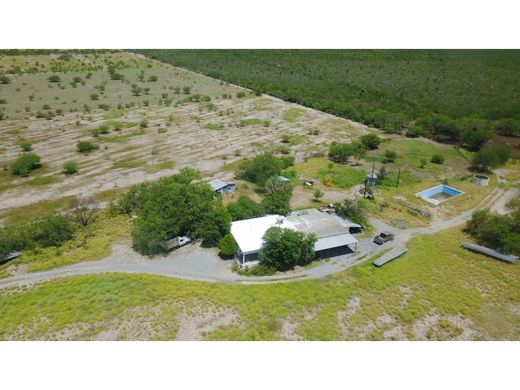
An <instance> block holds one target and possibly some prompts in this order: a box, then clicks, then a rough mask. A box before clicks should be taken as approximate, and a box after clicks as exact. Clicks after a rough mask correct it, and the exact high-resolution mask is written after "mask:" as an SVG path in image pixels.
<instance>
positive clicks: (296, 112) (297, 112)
mask: <svg viewBox="0 0 520 390" xmlns="http://www.w3.org/2000/svg"><path fill="white" fill-rule="evenodd" d="M304 114H305V110H303V109H301V108H290V109H288V110H287V111H285V112H284V113H283V120H284V121H287V122H291V123H294V122H297V121H298V119H300V118H301V117H302V116H303V115H304Z"/></svg>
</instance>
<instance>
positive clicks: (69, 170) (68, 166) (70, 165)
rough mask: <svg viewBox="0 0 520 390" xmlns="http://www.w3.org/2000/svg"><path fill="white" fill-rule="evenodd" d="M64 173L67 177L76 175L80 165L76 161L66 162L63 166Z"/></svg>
mask: <svg viewBox="0 0 520 390" xmlns="http://www.w3.org/2000/svg"><path fill="white" fill-rule="evenodd" d="M63 173H64V174H65V175H74V174H76V173H78V163H77V162H76V161H66V162H65V163H64V164H63Z"/></svg>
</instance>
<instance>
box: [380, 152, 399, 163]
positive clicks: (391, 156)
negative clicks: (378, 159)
mask: <svg viewBox="0 0 520 390" xmlns="http://www.w3.org/2000/svg"><path fill="white" fill-rule="evenodd" d="M396 159H397V152H394V151H393V150H385V154H384V157H383V163H385V164H386V163H393V162H395V160H396Z"/></svg>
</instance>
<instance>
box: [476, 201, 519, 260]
mask: <svg viewBox="0 0 520 390" xmlns="http://www.w3.org/2000/svg"><path fill="white" fill-rule="evenodd" d="M519 205H520V202H518V198H517V200H516V201H513V202H512V204H511V208H512V210H511V211H512V212H511V213H509V214H505V215H498V214H493V213H491V212H490V211H489V210H478V211H475V212H474V213H473V215H472V217H471V220H470V221H468V222H467V225H466V232H468V233H469V234H471V235H472V236H473V237H474V238H475V239H476V240H477V242H478V243H479V244H481V245H484V246H487V247H489V248H492V249H495V250H497V251H500V252H504V253H507V254H513V255H517V256H518V255H520V230H519V229H518V226H519V223H520V207H519Z"/></svg>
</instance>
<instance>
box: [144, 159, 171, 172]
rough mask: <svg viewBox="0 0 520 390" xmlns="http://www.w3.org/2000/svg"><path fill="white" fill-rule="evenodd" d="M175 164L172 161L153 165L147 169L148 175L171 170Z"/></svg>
mask: <svg viewBox="0 0 520 390" xmlns="http://www.w3.org/2000/svg"><path fill="white" fill-rule="evenodd" d="M174 165H175V164H174V163H173V161H162V162H160V163H157V164H154V165H152V166H151V167H149V168H148V169H147V172H148V173H156V172H159V171H162V170H164V169H172V168H173V166H174Z"/></svg>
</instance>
